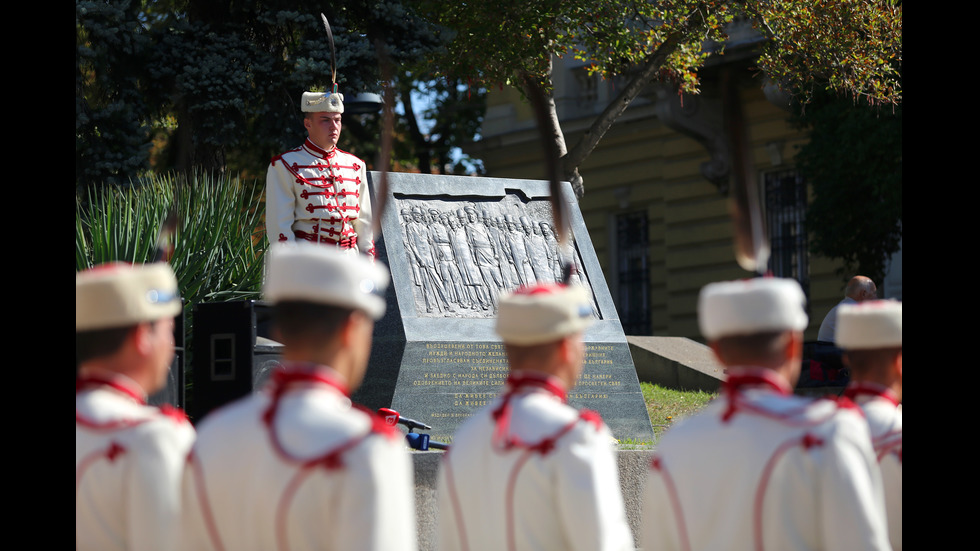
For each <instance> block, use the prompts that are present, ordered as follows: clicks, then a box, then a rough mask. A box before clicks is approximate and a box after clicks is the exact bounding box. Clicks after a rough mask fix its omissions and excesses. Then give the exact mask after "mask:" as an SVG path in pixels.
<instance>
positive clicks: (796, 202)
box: [763, 170, 810, 296]
mask: <svg viewBox="0 0 980 551" xmlns="http://www.w3.org/2000/svg"><path fill="white" fill-rule="evenodd" d="M763 187H764V194H765V195H764V196H765V205H766V224H767V227H768V229H769V244H770V247H771V249H772V250H771V253H770V256H769V270H770V271H771V272H772V273H773V275H775V276H778V277H785V278H790V279H795V280H796V281H798V282H799V283H800V286H801V287H803V292H804V293H806V295H807V296H810V263H809V253H808V250H807V237H806V205H807V193H806V181H805V180H804V179H803V176H802V175H800V173H799V172H797V171H796V170H784V171H780V172H770V173H767V174H765V176H764V178H763Z"/></svg>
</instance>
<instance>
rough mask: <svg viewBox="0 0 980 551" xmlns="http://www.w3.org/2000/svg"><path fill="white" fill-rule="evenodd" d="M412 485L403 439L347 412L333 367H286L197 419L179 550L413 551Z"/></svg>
mask: <svg viewBox="0 0 980 551" xmlns="http://www.w3.org/2000/svg"><path fill="white" fill-rule="evenodd" d="M413 478H414V475H413V472H412V467H411V463H410V460H409V456H408V448H407V446H406V444H405V438H404V435H403V434H402V433H401V432H400V431H398V430H397V429H396V428H394V427H389V426H388V425H386V424H385V422H384V420H383V419H381V418H380V417H379V416H377V415H374V414H372V413H371V412H368V411H366V410H361V409H359V408H357V407H352V405H351V402H350V399H349V398H348V397H347V391H346V389H345V387H344V385H343V383H341V382H339V381H338V379H337V375H336V374H335V373H334V372H333V370H331V369H329V368H326V367H323V366H301V365H297V364H287V365H286V366H284V367H283V368H281V369H279V370H277V371H276V372H274V373H273V375H272V378H271V379H270V382H269V384H268V386H267V387H266V388H265V389H263V391H262V392H260V393H254V394H252V395H250V396H247V397H245V398H242V399H240V400H238V401H236V402H233V403H232V404H229V405H227V406H225V407H222V408H219V409H218V410H215V411H214V412H212V413H211V414H210V415H209V416H208V417H206V418H205V419H203V420H202V421H201V423H200V425H199V427H198V441H197V443H196V444H195V446H194V449H193V452H192V454H191V457H190V458H189V459H188V466H187V468H186V469H185V478H184V526H185V530H184V531H185V535H186V543H185V548H186V549H195V550H196V549H215V550H225V551H248V550H256V551H306V550H313V549H319V550H330V549H336V550H343V551H348V550H362V549H363V550H378V551H381V550H384V551H388V550H408V551H413V550H415V549H416V548H417V546H418V543H417V541H418V537H417V533H416V527H415V498H414V491H415V489H414V484H413Z"/></svg>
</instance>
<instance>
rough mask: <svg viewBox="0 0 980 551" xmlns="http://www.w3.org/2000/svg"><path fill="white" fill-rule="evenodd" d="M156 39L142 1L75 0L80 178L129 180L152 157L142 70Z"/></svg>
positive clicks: (77, 173)
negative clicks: (141, 13)
mask: <svg viewBox="0 0 980 551" xmlns="http://www.w3.org/2000/svg"><path fill="white" fill-rule="evenodd" d="M151 44H152V39H151V38H150V36H149V34H148V32H147V30H146V28H145V27H144V26H143V24H142V23H141V22H140V20H139V4H138V3H136V2H128V1H120V2H97V1H92V2H89V1H82V0H77V1H76V2H75V181H76V182H80V181H83V182H84V181H98V182H111V183H125V182H127V181H128V176H129V175H133V176H136V175H138V173H139V171H141V170H142V169H144V168H145V167H146V165H147V161H148V159H149V149H150V142H149V133H148V129H147V127H146V125H145V123H144V121H146V120H147V119H148V112H149V109H150V107H149V106H148V105H147V103H146V100H145V98H144V96H143V93H142V91H141V89H142V84H141V79H140V74H141V72H142V70H143V67H145V65H146V62H147V59H148V54H149V49H150V46H151Z"/></svg>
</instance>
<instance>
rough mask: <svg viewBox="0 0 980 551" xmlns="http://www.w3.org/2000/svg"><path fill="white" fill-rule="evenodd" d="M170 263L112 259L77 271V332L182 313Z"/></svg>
mask: <svg viewBox="0 0 980 551" xmlns="http://www.w3.org/2000/svg"><path fill="white" fill-rule="evenodd" d="M180 308H181V304H180V294H179V292H178V290H177V278H176V277H175V276H174V272H173V270H172V269H171V268H170V265H169V264H165V263H163V262H156V263H153V264H137V265H133V264H126V263H123V262H112V263H109V264H102V265H100V266H96V267H94V268H91V269H88V270H83V271H81V272H76V273H75V332H76V333H77V332H79V331H93V330H98V329H114V328H122V327H128V326H130V325H136V324H138V323H142V322H145V321H154V320H158V319H163V318H168V317H170V318H172V317H174V316H176V315H177V314H178V313H180Z"/></svg>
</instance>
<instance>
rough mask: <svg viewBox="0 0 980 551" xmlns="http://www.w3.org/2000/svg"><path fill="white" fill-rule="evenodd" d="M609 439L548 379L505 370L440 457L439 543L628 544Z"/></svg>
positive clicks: (474, 548)
mask: <svg viewBox="0 0 980 551" xmlns="http://www.w3.org/2000/svg"><path fill="white" fill-rule="evenodd" d="M613 446H614V444H613V439H612V436H611V434H610V432H609V429H608V428H607V427H606V425H605V424H604V423H603V422H602V419H601V418H600V417H599V416H598V414H596V413H593V412H580V411H578V410H576V409H574V408H572V407H570V406H568V405H566V404H565V403H564V388H563V387H562V386H561V383H560V382H558V381H557V379H554V378H541V377H537V376H534V375H532V374H522V373H521V372H514V373H512V374H511V377H510V378H509V379H508V383H507V386H506V387H505V391H504V393H503V394H502V395H501V396H498V397H497V398H496V400H495V401H494V402H493V403H492V404H491V405H490V406H488V407H486V408H484V409H482V410H480V411H478V412H477V413H476V414H474V415H473V416H472V417H470V418H469V419H467V420H466V421H465V422H464V423H463V424H462V425H461V426H460V428H459V429H458V430H457V432H456V434H455V435H454V436H453V441H452V444H451V445H450V449H449V451H448V452H447V453H446V455H445V457H444V458H443V462H442V465H441V468H440V472H439V479H438V489H437V496H438V505H439V530H438V540H439V549H440V550H441V551H450V550H457V549H459V550H468V551H480V550H487V551H518V550H520V551H525V550H545V549H554V550H563V551H564V550H568V551H571V550H588V551H604V550H632V549H633V548H634V545H633V536H632V534H631V532H630V528H629V524H628V523H627V520H626V513H625V508H624V505H623V497H622V494H621V492H620V486H619V476H618V470H617V465H616V458H615V454H614V450H613Z"/></svg>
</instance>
